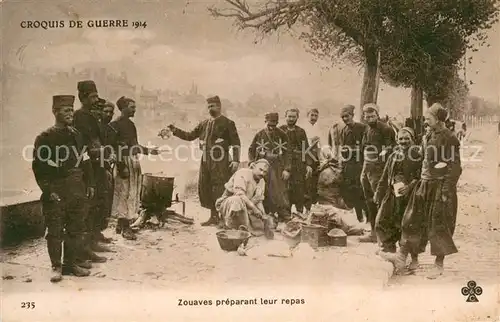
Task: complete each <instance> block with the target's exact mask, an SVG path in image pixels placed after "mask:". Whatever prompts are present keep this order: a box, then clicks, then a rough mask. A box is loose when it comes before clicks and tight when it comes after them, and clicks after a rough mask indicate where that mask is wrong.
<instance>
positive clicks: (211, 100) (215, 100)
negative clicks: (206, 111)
mask: <svg viewBox="0 0 500 322" xmlns="http://www.w3.org/2000/svg"><path fill="white" fill-rule="evenodd" d="M207 103H208V104H217V105H221V102H220V98H219V96H217V95H216V96H211V97H209V98H207Z"/></svg>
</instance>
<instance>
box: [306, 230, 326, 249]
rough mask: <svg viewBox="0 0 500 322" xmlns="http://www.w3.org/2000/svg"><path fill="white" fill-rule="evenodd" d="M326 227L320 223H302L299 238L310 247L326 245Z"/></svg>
mask: <svg viewBox="0 0 500 322" xmlns="http://www.w3.org/2000/svg"><path fill="white" fill-rule="evenodd" d="M327 232H328V231H327V228H326V227H324V226H321V225H303V226H302V231H301V240H302V242H303V243H308V244H309V245H310V246H311V247H312V248H317V247H325V246H328V235H327Z"/></svg>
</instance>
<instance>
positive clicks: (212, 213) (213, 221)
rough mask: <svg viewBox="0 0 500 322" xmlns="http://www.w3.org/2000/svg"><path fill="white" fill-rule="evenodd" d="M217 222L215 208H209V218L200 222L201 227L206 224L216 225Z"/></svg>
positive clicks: (217, 217) (217, 216)
mask: <svg viewBox="0 0 500 322" xmlns="http://www.w3.org/2000/svg"><path fill="white" fill-rule="evenodd" d="M218 224H219V215H218V214H217V211H216V210H211V211H210V219H208V220H207V221H205V222H203V223H201V225H202V226H203V227H206V226H217V225H218Z"/></svg>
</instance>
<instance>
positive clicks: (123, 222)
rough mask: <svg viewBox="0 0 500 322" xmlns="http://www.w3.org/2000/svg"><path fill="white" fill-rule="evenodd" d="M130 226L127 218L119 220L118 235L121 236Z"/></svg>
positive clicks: (117, 225) (117, 224)
mask: <svg viewBox="0 0 500 322" xmlns="http://www.w3.org/2000/svg"><path fill="white" fill-rule="evenodd" d="M129 225H130V223H129V221H128V219H127V218H118V221H117V222H116V233H117V234H121V233H122V231H123V230H124V229H125V227H128V226H129Z"/></svg>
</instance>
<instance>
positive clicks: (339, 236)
mask: <svg viewBox="0 0 500 322" xmlns="http://www.w3.org/2000/svg"><path fill="white" fill-rule="evenodd" d="M328 245H330V246H338V247H346V246H347V234H346V233H345V232H344V231H343V230H342V229H339V228H334V229H332V230H330V231H329V232H328Z"/></svg>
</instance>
